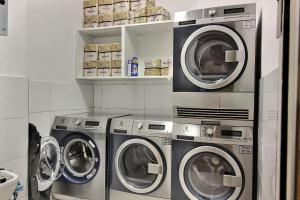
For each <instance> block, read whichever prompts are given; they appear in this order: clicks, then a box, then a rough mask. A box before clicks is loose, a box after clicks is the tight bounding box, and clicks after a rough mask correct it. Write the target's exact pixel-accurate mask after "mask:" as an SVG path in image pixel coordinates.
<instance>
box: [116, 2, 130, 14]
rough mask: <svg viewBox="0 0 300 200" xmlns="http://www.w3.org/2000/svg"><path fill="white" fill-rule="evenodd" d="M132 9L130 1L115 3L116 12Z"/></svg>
mask: <svg viewBox="0 0 300 200" xmlns="http://www.w3.org/2000/svg"><path fill="white" fill-rule="evenodd" d="M129 11H130V3H129V2H128V1H126V2H124V1H123V2H119V3H115V4H114V12H129Z"/></svg>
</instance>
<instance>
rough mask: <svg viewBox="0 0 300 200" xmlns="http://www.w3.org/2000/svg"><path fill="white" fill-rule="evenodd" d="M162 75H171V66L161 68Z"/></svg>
mask: <svg viewBox="0 0 300 200" xmlns="http://www.w3.org/2000/svg"><path fill="white" fill-rule="evenodd" d="M160 75H161V76H169V67H164V68H161V69H160Z"/></svg>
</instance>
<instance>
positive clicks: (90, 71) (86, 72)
mask: <svg viewBox="0 0 300 200" xmlns="http://www.w3.org/2000/svg"><path fill="white" fill-rule="evenodd" d="M97 75H98V72H97V68H86V69H83V76H84V77H96V76H97Z"/></svg>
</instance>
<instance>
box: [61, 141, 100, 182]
mask: <svg viewBox="0 0 300 200" xmlns="http://www.w3.org/2000/svg"><path fill="white" fill-rule="evenodd" d="M94 147H95V145H94V144H93V143H92V142H91V141H86V140H84V139H80V138H78V139H73V140H70V141H69V142H68V143H67V144H66V145H65V148H64V162H65V164H66V168H67V169H68V171H69V172H70V173H71V174H72V175H73V176H75V177H84V176H87V175H89V174H90V173H91V172H93V170H94V168H95V165H96V163H97V162H98V161H99V160H98V158H96V155H95V151H94Z"/></svg>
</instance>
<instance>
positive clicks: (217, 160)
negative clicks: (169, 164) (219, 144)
mask: <svg viewBox="0 0 300 200" xmlns="http://www.w3.org/2000/svg"><path fill="white" fill-rule="evenodd" d="M179 178H180V183H181V186H182V188H183V190H184V192H185V193H186V195H187V196H188V197H189V198H190V199H192V200H199V199H203V200H204V199H205V200H208V199H209V200H221V199H230V200H236V199H237V198H238V196H239V195H240V193H241V191H242V186H243V178H242V172H241V170H240V168H239V166H238V164H237V162H236V161H235V160H234V159H233V158H232V157H231V156H230V155H229V154H228V153H226V152H225V151H223V150H221V149H218V148H215V147H209V146H206V147H198V148H195V149H193V150H191V151H190V152H188V153H187V154H186V155H185V156H184V158H183V159H182V162H181V164H180V168H179Z"/></svg>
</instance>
